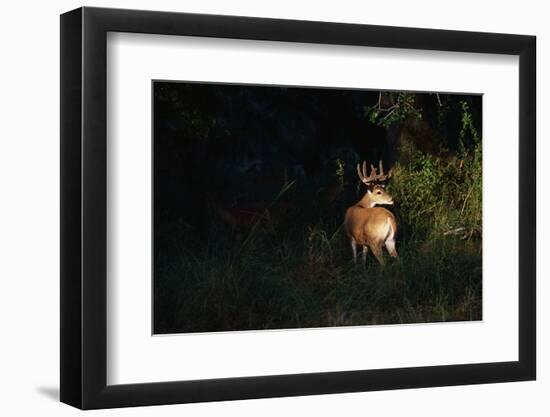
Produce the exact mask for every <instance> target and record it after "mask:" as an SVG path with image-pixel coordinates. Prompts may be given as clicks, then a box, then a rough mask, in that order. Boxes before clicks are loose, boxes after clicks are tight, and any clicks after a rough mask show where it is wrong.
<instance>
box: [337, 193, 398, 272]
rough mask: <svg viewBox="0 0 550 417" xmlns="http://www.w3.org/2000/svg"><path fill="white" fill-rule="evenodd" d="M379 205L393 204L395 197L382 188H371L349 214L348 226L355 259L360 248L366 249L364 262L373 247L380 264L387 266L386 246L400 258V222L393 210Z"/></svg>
mask: <svg viewBox="0 0 550 417" xmlns="http://www.w3.org/2000/svg"><path fill="white" fill-rule="evenodd" d="M377 204H393V200H392V198H391V196H390V195H389V194H388V193H387V192H386V191H385V190H384V188H383V187H382V186H380V185H374V186H372V187H370V188H369V191H368V192H367V193H366V194H365V196H364V197H363V198H362V199H361V200H360V201H359V202H358V203H357V204H356V205H354V206H351V207H350V208H348V209H347V211H346V216H345V219H344V227H345V230H346V234H347V235H348V237H349V239H350V243H351V245H352V249H353V255H354V260H355V259H356V250H357V245H359V246H362V247H363V259H364V260H365V259H366V255H367V251H368V249H369V248H370V250H372V253H373V254H374V256H376V258H377V259H378V261H379V262H380V263H381V264H384V258H383V255H382V248H383V246H386V249H387V250H388V252H389V253H390V255H391V256H393V257H397V251H396V250H395V235H396V233H397V222H396V221H395V217H394V215H393V214H392V213H391V212H390V211H389V210H386V209H385V208H383V207H376V205H377Z"/></svg>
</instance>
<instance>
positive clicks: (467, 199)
mask: <svg viewBox="0 0 550 417" xmlns="http://www.w3.org/2000/svg"><path fill="white" fill-rule="evenodd" d="M481 165H482V158H481V143H477V144H476V145H475V146H474V148H473V149H470V150H463V151H462V152H461V153H459V154H457V155H453V156H450V157H447V158H442V157H439V156H434V155H429V154H424V153H422V152H420V151H414V152H413V155H412V159H411V161H410V162H409V163H408V164H405V165H402V164H400V163H398V164H396V166H395V167H394V170H393V178H392V182H391V185H390V190H391V193H392V195H393V197H394V200H395V201H397V202H398V203H399V206H398V215H399V218H400V221H401V222H400V224H401V225H402V227H403V228H404V229H405V230H406V231H407V232H408V233H409V235H410V236H411V237H412V238H414V239H420V240H424V239H431V238H438V237H441V236H444V235H445V234H447V235H449V234H458V233H459V232H463V233H461V234H462V235H463V236H464V235H467V237H469V238H471V237H473V236H474V235H479V234H480V232H481V199H482V175H481V174H482V171H481V169H482V166H481Z"/></svg>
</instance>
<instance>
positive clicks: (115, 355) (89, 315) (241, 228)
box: [61, 8, 536, 409]
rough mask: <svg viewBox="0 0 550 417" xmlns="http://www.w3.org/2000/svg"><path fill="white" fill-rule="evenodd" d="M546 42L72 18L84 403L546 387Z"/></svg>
mask: <svg viewBox="0 0 550 417" xmlns="http://www.w3.org/2000/svg"><path fill="white" fill-rule="evenodd" d="M535 103H536V100H535V38H534V37H531V36H524V35H507V34H490V33H473V32H457V31H444V30H430V29H413V28H397V27H383V26H370V25H355V24H339V23H327V22H309V21H291V20H276V19H263V18H250V17H236V16H214V15H197V14H184V13H168V12H149V11H135V10H115V9H100V8H81V9H77V10H74V11H71V12H68V13H66V14H64V15H62V16H61V164H62V166H61V210H62V211H61V246H62V247H61V267H62V268H61V401H63V402H65V403H67V404H70V405H73V406H76V407H79V408H83V409H90V408H110V407H123V406H138V405H154V404H172V403H186V402H199V401H216V400H232V399H247V398H262V397H276V396H295V395H312V394H324V393H339V392H353V391H369V390H386V389H399V388H416V387H433V386H444V385H461V384H479V383H493V382H505V381H523V380H532V379H535V375H536V350H535V345H536V332H535V328H536V317H535V287H536V286H535V278H536V277H535V247H536V240H535V231H536V220H535V218H536V216H535V214H536V212H535V201H536V193H535Z"/></svg>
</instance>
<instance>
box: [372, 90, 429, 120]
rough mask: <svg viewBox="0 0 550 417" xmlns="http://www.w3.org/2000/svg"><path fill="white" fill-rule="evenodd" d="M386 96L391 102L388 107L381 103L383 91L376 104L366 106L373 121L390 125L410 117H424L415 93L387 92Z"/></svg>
mask: <svg viewBox="0 0 550 417" xmlns="http://www.w3.org/2000/svg"><path fill="white" fill-rule="evenodd" d="M385 97H386V98H387V101H389V102H390V103H391V104H390V105H389V106H388V107H382V105H381V98H382V93H380V98H379V100H378V103H376V105H374V106H367V107H365V115H366V117H367V119H368V120H369V121H370V122H371V123H374V124H377V125H379V126H384V127H389V126H391V125H392V124H396V123H402V122H403V121H405V120H406V119H409V118H414V119H421V118H422V111H421V109H419V108H417V106H416V102H415V94H413V93H404V92H400V93H393V92H390V93H385Z"/></svg>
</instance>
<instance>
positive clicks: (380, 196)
mask: <svg viewBox="0 0 550 417" xmlns="http://www.w3.org/2000/svg"><path fill="white" fill-rule="evenodd" d="M378 166H379V170H377V169H376V168H375V167H374V166H373V165H371V166H370V167H371V172H370V175H368V176H367V162H366V161H364V162H363V167H362V169H361V165H360V164H357V175H359V179H360V180H361V181H362V182H363V184H365V185H366V186H367V194H366V195H365V197H367V198H368V200H369V202H370V204H368V206H369V207H374V206H375V205H392V204H393V198H392V196H391V195H390V194H389V193H388V192H387V191H386V190H385V186H386V185H385V182H386V181H388V180H389V179H390V178H391V174H392V170H391V169H390V170H389V171H388V173H387V174H384V167H383V166H382V161H380V162H379V164H378Z"/></svg>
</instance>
